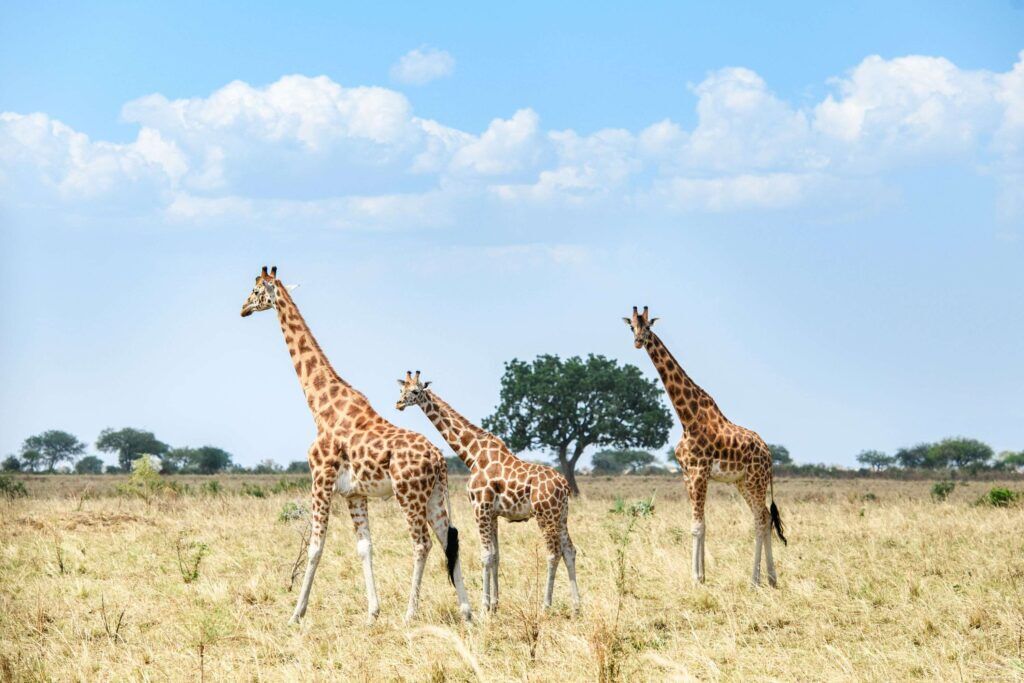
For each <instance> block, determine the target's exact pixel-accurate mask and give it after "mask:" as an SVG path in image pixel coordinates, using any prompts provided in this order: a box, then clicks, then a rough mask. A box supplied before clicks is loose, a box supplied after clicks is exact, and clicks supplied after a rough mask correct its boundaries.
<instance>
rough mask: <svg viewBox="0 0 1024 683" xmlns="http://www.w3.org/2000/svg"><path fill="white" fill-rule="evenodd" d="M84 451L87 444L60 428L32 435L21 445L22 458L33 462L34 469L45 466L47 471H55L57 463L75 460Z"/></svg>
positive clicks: (32, 467)
mask: <svg viewBox="0 0 1024 683" xmlns="http://www.w3.org/2000/svg"><path fill="white" fill-rule="evenodd" d="M84 452H85V444H84V443H82V442H81V441H79V440H78V437H76V436H75V435H73V434H68V433H67V432H62V431H61V430H59V429H51V430H49V431H46V432H43V433H42V434H36V435H35V436H30V437H28V438H27V439H25V443H23V444H22V445H21V457H22V460H24V461H25V462H27V463H31V469H32V470H33V471H34V470H35V468H36V466H37V465H38V466H42V467H45V468H46V471H47V472H53V469H54V468H55V467H56V466H57V463H60V462H64V461H67V462H74V461H75V458H77V457H78V456H79V455H81V454H82V453H84Z"/></svg>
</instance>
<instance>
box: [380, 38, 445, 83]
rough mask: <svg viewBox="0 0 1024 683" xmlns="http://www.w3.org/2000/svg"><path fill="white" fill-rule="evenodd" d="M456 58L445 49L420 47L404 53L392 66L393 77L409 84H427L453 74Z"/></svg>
mask: <svg viewBox="0 0 1024 683" xmlns="http://www.w3.org/2000/svg"><path fill="white" fill-rule="evenodd" d="M453 71H455V58H454V57H452V56H451V55H450V54H448V53H447V52H445V51H444V50H437V49H435V48H432V47H420V48H416V49H415V50H410V51H409V52H407V53H405V54H404V55H402V57H401V58H400V59H399V60H398V61H397V62H395V64H394V65H393V66H392V67H391V78H392V80H394V81H397V82H399V83H404V84H407V85H425V84H427V83H429V82H431V81H435V80H437V79H438V78H444V77H445V76H451V75H452V72H453Z"/></svg>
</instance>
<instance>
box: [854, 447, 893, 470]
mask: <svg viewBox="0 0 1024 683" xmlns="http://www.w3.org/2000/svg"><path fill="white" fill-rule="evenodd" d="M857 462H859V463H860V464H862V465H867V466H868V467H870V468H871V469H873V470H874V471H875V472H881V471H882V470H884V469H886V468H887V467H891V466H892V465H893V464H894V463H895V462H896V458H894V457H893V456H891V455H888V454H886V453H883V452H882V451H861V452H860V453H859V454H858V455H857Z"/></svg>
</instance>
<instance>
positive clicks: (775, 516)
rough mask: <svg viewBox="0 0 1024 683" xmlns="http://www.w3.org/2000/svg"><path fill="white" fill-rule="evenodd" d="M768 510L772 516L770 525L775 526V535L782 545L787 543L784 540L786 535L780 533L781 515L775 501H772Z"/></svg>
mask: <svg viewBox="0 0 1024 683" xmlns="http://www.w3.org/2000/svg"><path fill="white" fill-rule="evenodd" d="M768 512H769V513H771V516H772V526H773V527H775V535H776V536H778V537H779V540H780V541H782V544H783V545H789V543H787V542H786V536H785V535H784V534H783V533H782V517H780V516H779V508H778V506H777V505H775V501H774V500H773V501H772V506H771V507H770V508H768Z"/></svg>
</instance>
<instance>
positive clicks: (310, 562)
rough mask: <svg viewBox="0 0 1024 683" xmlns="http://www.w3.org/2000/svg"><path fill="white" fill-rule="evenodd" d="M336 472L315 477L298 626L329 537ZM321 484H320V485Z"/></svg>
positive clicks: (295, 616)
mask: <svg viewBox="0 0 1024 683" xmlns="http://www.w3.org/2000/svg"><path fill="white" fill-rule="evenodd" d="M314 448H316V447H315V446H314ZM334 472H335V470H333V469H331V468H324V469H323V470H322V471H321V472H319V473H317V474H316V475H314V478H313V491H312V511H311V512H310V525H311V527H312V529H311V532H310V536H309V550H308V551H307V554H306V575H305V576H304V577H303V579H302V590H300V591H299V599H298V602H296V604H295V611H294V612H292V618H291V619H290V620H289V623H292V624H297V623H299V620H300V619H302V617H303V616H305V614H306V607H307V606H308V605H309V592H310V590H311V589H312V588H313V577H314V576H316V568H317V565H319V564H320V556H321V555H322V554H323V550H324V539H325V538H326V536H327V521H328V519H329V518H330V515H331V496H332V495H333V494H334V477H335V475H334ZM318 482H319V483H318Z"/></svg>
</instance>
